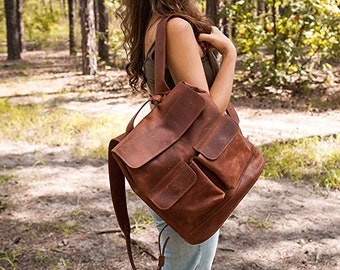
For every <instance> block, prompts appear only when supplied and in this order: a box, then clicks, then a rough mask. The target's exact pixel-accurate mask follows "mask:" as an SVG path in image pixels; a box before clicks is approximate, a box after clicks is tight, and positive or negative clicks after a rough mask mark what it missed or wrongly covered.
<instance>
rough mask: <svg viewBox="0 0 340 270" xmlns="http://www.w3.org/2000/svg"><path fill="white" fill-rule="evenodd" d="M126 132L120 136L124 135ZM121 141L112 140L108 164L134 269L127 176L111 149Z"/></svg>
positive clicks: (113, 199)
mask: <svg viewBox="0 0 340 270" xmlns="http://www.w3.org/2000/svg"><path fill="white" fill-rule="evenodd" d="M124 136H125V134H123V135H121V136H120V137H124ZM118 143H119V140H115V139H113V140H111V141H110V144H109V151H108V165H109V177H110V189H111V197H112V202H113V207H114V209H115V213H116V217H117V220H118V224H119V226H120V228H121V229H122V231H123V234H124V236H125V241H126V249H127V252H128V255H129V260H130V263H131V266H132V269H133V270H136V269H137V268H136V266H135V263H134V261H133V256H132V249H131V237H130V233H131V229H130V221H129V215H128V211H127V204H126V193H125V177H124V175H123V172H122V170H121V169H120V167H119V165H118V164H117V162H116V161H115V159H114V158H113V156H112V153H111V150H112V149H113V148H114V147H115V146H116V145H117V144H118Z"/></svg>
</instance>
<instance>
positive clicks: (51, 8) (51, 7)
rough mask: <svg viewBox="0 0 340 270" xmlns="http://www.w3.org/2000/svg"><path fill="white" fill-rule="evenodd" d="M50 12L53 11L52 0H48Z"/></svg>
mask: <svg viewBox="0 0 340 270" xmlns="http://www.w3.org/2000/svg"><path fill="white" fill-rule="evenodd" d="M50 12H51V14H52V13H53V0H50Z"/></svg>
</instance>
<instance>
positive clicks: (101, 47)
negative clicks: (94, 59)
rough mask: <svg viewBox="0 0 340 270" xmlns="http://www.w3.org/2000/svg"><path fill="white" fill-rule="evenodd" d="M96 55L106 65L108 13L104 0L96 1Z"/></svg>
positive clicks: (107, 58) (107, 59)
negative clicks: (97, 35) (97, 37)
mask: <svg viewBox="0 0 340 270" xmlns="http://www.w3.org/2000/svg"><path fill="white" fill-rule="evenodd" d="M98 33H99V39H98V55H99V58H100V59H101V60H103V61H105V62H106V63H108V62H109V46H108V40H109V11H108V8H107V6H106V5H105V0H98Z"/></svg>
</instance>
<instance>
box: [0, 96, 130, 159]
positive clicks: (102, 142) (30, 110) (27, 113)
mask: <svg viewBox="0 0 340 270" xmlns="http://www.w3.org/2000/svg"><path fill="white" fill-rule="evenodd" d="M0 118H1V121H0V138H1V139H6V140H12V141H22V142H27V143H34V144H46V145H52V146H64V145H70V146H73V147H74V151H75V152H76V153H78V154H79V155H82V156H90V157H94V158H106V155H107V150H106V149H107V145H108V142H109V140H110V139H111V138H113V137H115V136H116V135H118V134H120V133H122V132H123V131H124V128H123V126H124V125H125V123H126V122H127V120H128V119H127V115H115V116H112V117H87V116H85V115H83V114H81V113H80V112H75V111H70V110H65V109H61V108H50V107H49V106H47V105H12V104H10V103H9V102H8V101H7V100H6V99H0ZM123 123H124V125H123Z"/></svg>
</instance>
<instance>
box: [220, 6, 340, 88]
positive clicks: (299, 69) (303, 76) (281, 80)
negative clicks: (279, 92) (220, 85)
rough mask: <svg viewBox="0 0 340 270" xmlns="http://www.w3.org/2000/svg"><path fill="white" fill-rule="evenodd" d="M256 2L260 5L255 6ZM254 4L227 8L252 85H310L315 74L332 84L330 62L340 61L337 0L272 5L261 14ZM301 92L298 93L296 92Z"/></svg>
mask: <svg viewBox="0 0 340 270" xmlns="http://www.w3.org/2000/svg"><path fill="white" fill-rule="evenodd" d="M256 3H257V1H256ZM256 3H255V2H253V1H244V0H241V1H237V2H236V4H228V3H227V4H226V5H225V6H224V8H223V9H222V10H221V16H222V17H226V18H228V21H229V24H231V25H232V29H231V30H230V29H229V33H231V34H232V38H233V39H234V42H235V43H236V45H237V47H238V50H239V54H243V55H244V61H243V66H244V69H245V70H246V73H245V74H244V76H243V78H241V79H244V78H246V79H247V80H248V82H249V83H250V84H251V85H252V86H257V87H260V88H263V87H264V86H267V85H274V86H284V85H287V84H295V85H296V86H300V87H301V86H308V85H309V84H310V83H312V82H314V81H316V79H317V78H316V77H314V75H313V72H312V71H313V69H315V68H318V69H320V70H321V71H322V72H323V75H324V81H325V80H328V81H330V80H331V79H332V73H331V71H332V66H331V65H330V64H329V63H330V61H333V60H336V59H338V58H339V56H340V50H339V42H338V37H339V36H340V16H339V14H340V13H339V8H338V7H337V6H336V4H335V1H332V0H331V1H326V0H322V1H313V0H299V1H294V2H292V1H288V0H281V1H278V0H268V1H265V6H266V9H265V10H264V11H262V12H259V10H258V8H257V6H256ZM297 89H298V88H297Z"/></svg>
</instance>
